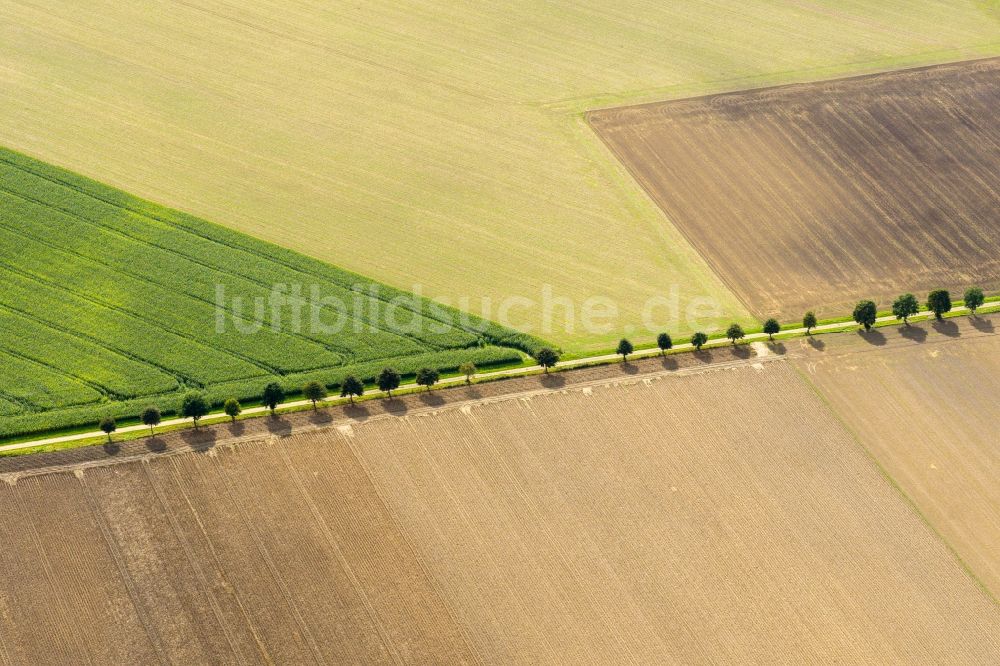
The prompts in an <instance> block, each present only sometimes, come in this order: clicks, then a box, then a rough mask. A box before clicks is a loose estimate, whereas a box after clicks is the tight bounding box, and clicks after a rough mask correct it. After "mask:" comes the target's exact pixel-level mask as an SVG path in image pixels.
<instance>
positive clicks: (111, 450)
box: [102, 442, 122, 456]
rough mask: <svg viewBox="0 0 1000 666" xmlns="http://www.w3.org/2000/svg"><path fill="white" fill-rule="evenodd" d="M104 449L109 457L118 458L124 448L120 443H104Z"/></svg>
mask: <svg viewBox="0 0 1000 666" xmlns="http://www.w3.org/2000/svg"><path fill="white" fill-rule="evenodd" d="M102 448H103V449H104V452H105V453H107V454H108V455H109V456H116V455H118V452H119V451H121V450H122V447H121V445H120V444H119V443H118V442H104V444H103V445H102Z"/></svg>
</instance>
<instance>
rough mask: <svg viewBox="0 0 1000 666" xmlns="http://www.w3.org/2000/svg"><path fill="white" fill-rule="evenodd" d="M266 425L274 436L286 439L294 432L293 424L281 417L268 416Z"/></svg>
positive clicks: (265, 419)
mask: <svg viewBox="0 0 1000 666" xmlns="http://www.w3.org/2000/svg"><path fill="white" fill-rule="evenodd" d="M264 421H265V425H266V426H267V429H268V431H269V432H270V433H271V434H272V435H277V436H278V437H285V436H287V435H289V434H290V433H291V432H292V424H291V422H289V421H286V420H285V419H283V418H281V417H280V416H268V417H265V418H264Z"/></svg>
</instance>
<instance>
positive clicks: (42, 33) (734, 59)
mask: <svg viewBox="0 0 1000 666" xmlns="http://www.w3.org/2000/svg"><path fill="white" fill-rule="evenodd" d="M997 53H1000V22H998V14H997V13H996V12H995V11H993V10H990V9H988V8H986V6H985V5H984V4H983V3H982V2H980V1H979V0H864V1H860V2H851V3H829V2H822V3H820V2H786V1H783V0H743V1H742V2H738V3H732V2H727V3H719V2H714V3H712V2H703V1H702V0H673V1H671V2H664V3H653V2H648V0H622V1H619V2H614V3H608V2H606V1H604V0H584V1H580V0H572V1H570V0H557V1H554V2H546V3H537V2H528V3H524V2H520V3H517V2H516V3H484V2H457V1H454V0H452V1H447V2H434V3H427V2H423V1H417V0H402V1H401V0H371V1H368V2H364V3H353V4H352V3H320V2H315V1H314V0H296V1H294V2H290V1H288V0H282V1H281V2H277V1H275V0H246V1H243V2H240V3H219V2H209V1H208V0H187V1H185V2H183V3H174V4H172V5H171V6H170V7H169V10H167V9H166V8H165V7H163V6H162V4H161V3H158V2H154V1H152V0H140V1H135V2H115V1H110V0H87V1H84V2H81V1H80V0H61V1H59V2H47V3H44V4H40V3H37V2H21V1H18V2H5V3H3V4H2V5H0V63H2V65H0V89H2V90H3V91H4V103H3V104H0V143H4V144H6V145H10V146H13V147H15V148H18V149H20V150H24V151H27V152H30V153H31V154H33V155H36V156H38V157H41V158H43V159H47V160H49V161H52V162H54V163H57V164H60V165H63V166H67V167H69V168H72V169H74V170H76V171H79V172H81V173H84V174H87V175H89V176H92V177H95V178H97V179H99V180H101V181H104V182H108V183H111V184H113V185H115V186H117V187H121V188H123V189H125V190H127V191H130V192H134V193H136V194H138V195H140V196H143V197H145V198H149V199H151V200H154V201H159V202H162V203H165V204H167V205H171V206H175V207H177V208H180V209H183V210H186V211H189V212H192V213H194V214H196V215H200V216H202V217H204V218H206V219H210V220H214V221H219V222H221V223H224V224H228V225H232V226H233V227H235V228H238V229H240V230H242V231H245V232H249V233H251V234H253V235H255V236H258V237H261V238H265V239H268V240H271V241H274V242H277V243H279V244H281V245H284V246H287V247H290V248H293V249H297V250H299V251H302V252H304V253H307V254H310V255H312V256H315V257H318V258H320V259H323V260H327V261H330V262H332V263H334V264H336V265H338V266H343V267H345V268H347V269H350V270H353V271H356V272H358V273H361V274H364V275H368V276H369V277H372V278H374V279H380V280H383V281H386V282H388V283H390V284H393V285H395V286H397V287H399V288H403V289H410V288H411V287H412V285H413V284H414V283H415V282H419V283H421V284H422V285H424V286H425V287H426V288H427V293H428V294H430V295H432V296H435V297H437V296H441V297H447V298H450V299H451V303H452V304H453V305H454V304H457V303H458V298H460V297H463V296H467V297H470V299H471V300H470V301H469V308H470V309H471V311H472V312H475V313H477V314H480V313H481V312H482V310H481V304H482V301H481V300H480V299H481V298H482V297H490V298H491V299H492V302H493V305H494V307H496V304H497V303H499V302H500V301H501V300H502V299H504V298H506V297H508V296H511V295H518V296H525V297H529V298H532V299H538V298H539V289H540V286H541V285H542V284H546V283H548V284H551V285H552V286H553V290H554V292H555V293H556V294H557V295H559V296H563V297H569V298H572V299H574V301H575V302H576V303H577V306H578V307H580V303H582V302H583V301H584V300H585V299H587V298H589V297H591V296H594V295H595V294H602V293H603V294H607V295H609V296H611V297H612V298H613V299H614V300H615V301H616V302H617V303H618V305H619V309H620V315H621V316H620V323H621V324H628V323H635V322H638V321H640V316H639V314H640V310H641V307H642V304H643V303H645V301H646V300H647V299H648V298H650V297H652V296H656V295H661V294H663V293H665V292H668V291H669V290H670V287H671V286H672V285H676V286H677V288H678V290H679V294H680V297H681V298H682V299H683V300H684V301H685V302H686V301H687V300H689V299H691V298H693V297H695V296H714V297H715V298H716V299H718V301H719V304H720V307H721V313H720V316H719V318H718V320H717V321H715V322H705V326H709V325H710V324H712V323H715V324H719V323H722V322H725V323H728V321H729V320H731V319H742V320H747V319H748V314H747V313H746V311H745V310H744V309H743V307H742V306H741V305H740V304H739V302H738V301H737V300H736V298H735V297H733V296H732V295H731V294H730V293H728V291H727V290H726V289H725V287H724V286H723V285H722V284H721V283H720V282H719V280H718V279H717V278H716V277H715V276H714V275H713V274H712V271H711V270H710V269H709V268H708V267H707V266H706V265H705V263H704V261H703V260H702V259H701V258H700V257H699V256H698V255H697V253H696V252H695V251H694V250H693V249H692V248H691V247H690V246H689V245H688V243H687V242H686V241H685V240H684V238H683V236H682V235H681V234H680V233H678V231H677V230H676V229H675V228H674V227H673V226H671V225H670V224H669V223H667V222H666V221H665V220H664V218H663V215H662V214H661V213H660V212H659V211H658V210H657V208H656V206H655V205H653V204H652V203H651V202H649V201H648V199H647V198H646V197H645V195H644V194H643V193H642V191H641V189H640V188H638V187H637V186H636V185H635V183H633V182H632V181H631V179H629V178H628V177H627V174H625V173H624V172H623V170H622V169H621V168H620V167H619V166H618V165H616V164H615V163H614V160H613V159H611V158H610V156H609V155H608V153H607V151H605V150H604V149H603V147H602V146H601V145H600V143H599V142H598V141H597V140H596V139H595V137H594V136H593V134H592V132H590V130H589V129H588V128H587V127H586V124H585V123H584V122H582V119H581V117H580V113H581V112H582V111H583V110H585V109H588V108H594V107H595V106H597V105H601V106H607V105H609V104H620V103H627V102H633V101H649V100H652V99H663V98H667V97H679V96H690V95H692V94H699V93H707V92H713V91H719V90H731V89H738V88H746V87H751V86H756V85H761V84H764V83H777V82H785V81H793V80H795V81H802V80H814V79H816V78H828V77H831V76H837V75H843V74H845V73H855V72H861V71H873V70H878V69H887V68H895V67H898V66H900V65H904V64H912V63H915V62H916V63H928V62H940V61H942V60H951V59H964V58H968V57H973V56H975V55H983V54H986V55H991V54H992V55H995V54H997ZM373 257H378V258H379V261H378V262H377V263H376V264H373V262H372V261H371V260H372V258H373ZM566 266H572V267H573V269H572V270H566V268H565V267H566ZM682 308H683V306H682ZM541 319H542V315H541V313H540V312H539V311H538V310H535V311H533V312H531V313H528V315H526V316H525V321H524V323H525V325H533V326H534V327H535V328H534V330H533V331H532V332H533V333H536V334H541V335H543V336H545V335H546V332H545V331H542V330H540V326H541V321H540V320H541ZM516 323H520V322H516ZM687 325H688V322H684V321H682V322H680V326H682V327H683V326H687ZM678 332H679V333H683V331H681V330H679V331H678ZM620 334H621V330H620V328H617V329H615V330H612V331H610V332H606V333H605V332H589V331H585V330H582V328H581V327H579V326H578V327H577V328H576V330H574V331H566V330H563V328H562V327H561V326H557V327H556V329H555V330H554V331H553V336H558V337H557V339H556V340H555V341H556V342H557V343H559V344H561V345H562V346H564V347H566V348H568V349H569V348H572V349H574V350H577V351H585V350H587V349H592V348H606V347H607V346H608V345H609V344H612V343H613V341H614V340H616V339H617V337H619V335H620Z"/></svg>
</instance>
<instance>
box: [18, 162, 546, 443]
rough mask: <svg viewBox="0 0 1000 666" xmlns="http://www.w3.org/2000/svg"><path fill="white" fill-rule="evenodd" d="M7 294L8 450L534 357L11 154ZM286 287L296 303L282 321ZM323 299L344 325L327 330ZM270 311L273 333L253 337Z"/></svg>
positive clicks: (472, 326) (345, 277) (488, 334)
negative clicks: (201, 404) (117, 422)
mask: <svg viewBox="0 0 1000 666" xmlns="http://www.w3.org/2000/svg"><path fill="white" fill-rule="evenodd" d="M0 280H2V284H3V288H2V289H0V330H2V331H3V336H2V337H0V438H3V437H5V436H12V435H16V434H20V433H24V432H36V431H40V430H46V429H51V428H56V427H67V426H76V425H80V424H82V423H93V422H95V421H96V419H97V418H98V415H99V414H100V413H103V412H108V413H113V414H115V415H117V416H119V417H121V416H130V417H134V416H136V414H137V413H138V411H139V410H140V409H141V407H142V405H144V404H146V403H148V402H157V403H159V404H160V406H161V407H162V408H164V409H172V408H175V406H176V402H177V401H178V400H179V398H178V396H179V393H180V391H181V390H182V389H184V388H193V387H197V388H204V389H206V390H207V391H208V393H209V396H210V399H211V400H212V401H213V402H217V403H218V402H221V401H222V400H224V399H225V398H227V397H229V396H236V397H237V398H240V399H250V398H254V397H256V396H259V395H260V392H261V390H262V389H263V387H264V385H265V384H266V383H267V382H269V381H279V382H281V383H283V384H284V385H285V387H286V390H298V389H299V388H301V386H302V384H303V383H304V382H305V381H307V380H309V379H314V378H315V379H319V380H321V381H323V382H324V383H327V384H334V383H337V382H339V381H340V379H341V378H342V377H344V376H345V375H346V374H348V373H355V374H358V375H359V376H361V377H362V378H366V379H368V378H371V377H373V376H374V375H375V374H376V373H377V372H378V371H379V369H381V368H382V367H383V366H384V365H389V364H391V365H394V366H396V367H397V368H399V369H400V370H401V371H402V372H406V373H413V372H415V371H416V370H417V369H418V368H420V367H421V366H424V365H429V366H436V367H439V368H441V369H447V368H455V367H457V366H458V365H459V364H460V363H462V362H463V361H466V360H474V361H475V362H476V363H479V364H480V365H488V364H490V363H498V362H504V361H518V360H519V359H520V358H521V355H520V353H519V352H518V351H516V350H515V349H514V347H520V348H524V349H531V348H532V345H534V344H535V342H534V341H533V340H532V339H531V338H529V337H528V336H524V335H521V334H518V333H516V332H514V331H512V330H510V329H504V328H501V327H499V326H496V325H493V324H489V323H488V322H485V321H482V320H479V319H477V318H475V317H460V316H459V312H458V311H456V310H452V309H448V308H444V307H439V306H437V305H434V304H431V303H430V302H429V301H427V300H426V299H420V298H416V297H413V296H408V295H405V294H403V293H402V292H399V291H398V290H395V289H392V288H388V287H385V286H382V285H377V284H375V283H372V282H371V281H369V280H366V279H364V278H361V277H360V276H357V275H353V274H351V273H348V272H346V271H342V270H339V269H336V268H333V267H331V266H329V265H327V264H324V263H322V262H319V261H316V260H315V259H310V258H308V257H306V256H303V255H300V254H297V253H295V252H292V251H290V250H285V249H283V248H279V247H276V246H274V245H270V244H268V243H265V242H262V241H258V240H255V239H253V238H250V237H248V236H245V235H243V234H240V233H237V232H234V231H231V230H229V229H226V228H223V227H219V226H216V225H213V224H210V223H208V222H205V221H203V220H200V219H197V218H193V217H191V216H188V215H185V214H182V213H178V212H176V211H173V210H169V209H166V208H163V207H162V206H157V205H154V204H151V203H149V202H146V201H143V200H141V199H137V198H135V197H132V196H130V195H127V194H125V193H123V192H120V191H118V190H114V189H112V188H109V187H106V186H103V185H101V184H99V183H96V182H93V181H90V180H88V179H85V178H82V177H79V176H77V175H75V174H72V173H70V172H67V171H64V170H61V169H56V168H54V167H51V166H49V165H47V164H44V163H42V162H38V161H37V160H33V159H30V158H28V157H25V156H23V155H20V154H18V153H15V152H12V151H9V150H6V149H2V148H0ZM282 285H283V286H284V289H285V294H286V295H287V297H288V303H287V304H286V305H284V306H281V307H280V308H279V309H278V310H277V311H276V310H274V309H273V308H272V307H271V304H272V301H271V300H270V294H271V292H272V289H273V288H274V287H275V286H282ZM219 286H222V287H223V288H224V289H225V299H224V300H223V301H222V302H221V303H220V302H219V301H218V299H217V296H216V293H217V292H216V289H217V287H219ZM313 287H315V288H317V289H318V290H319V295H320V296H321V297H322V298H325V299H336V300H339V301H340V302H341V303H342V304H343V306H344V308H345V311H343V312H342V313H338V312H337V310H336V309H335V308H334V307H332V306H329V305H328V306H326V307H324V308H323V309H322V310H321V311H319V312H318V314H317V315H316V316H315V318H314V317H313V310H312V309H311V306H310V304H309V303H310V301H308V299H310V298H312V296H311V290H312V288H313ZM371 287H375V288H376V289H377V291H374V292H372V291H370V288H371ZM293 288H298V289H299V292H298V293H299V294H300V295H299V296H296V295H295V294H293V293H292V289H293ZM355 289H357V290H359V291H357V292H355V291H352V290H355ZM257 300H259V301H260V303H261V304H264V306H265V307H263V308H261V309H260V310H259V311H260V313H261V321H260V323H261V326H260V327H259V328H258V329H257V330H253V329H252V328H251V329H250V330H249V332H248V331H245V330H240V329H238V328H237V322H238V321H239V322H242V323H243V324H244V325H245V324H246V323H247V320H249V321H250V322H252V318H253V316H254V313H255V311H257V304H256V303H255V301H257ZM330 302H332V301H330V300H328V301H324V303H330ZM393 302H396V303H398V306H397V307H396V308H395V309H393V308H391V307H390V304H391V303H393ZM293 303H297V304H298V307H299V308H300V310H299V312H298V313H297V314H296V311H295V310H294V309H293ZM357 304H360V306H361V307H360V308H356V305H357ZM220 314H222V315H223V317H224V319H223V323H222V327H221V328H220V326H219V323H218V315H220ZM340 314H343V319H341V320H340V321H339V322H338V317H339V316H340ZM390 317H392V319H389V318H390ZM313 321H317V322H319V324H320V325H322V326H326V327H327V328H326V329H323V328H321V327H320V326H314V325H313ZM393 321H394V322H397V323H396V325H395V326H394V325H393V324H392V323H391V322H393ZM413 322H416V325H413V326H410V325H409V324H411V323H413ZM338 323H340V324H341V326H340V328H339V329H338V328H337V326H336V325H337V324H338ZM328 331H329V332H328ZM480 345H481V346H480Z"/></svg>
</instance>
